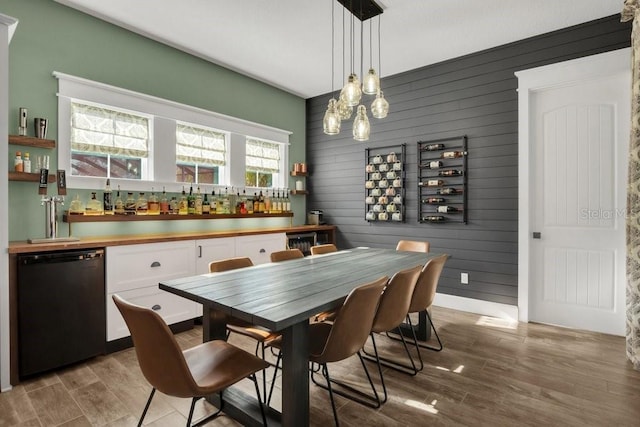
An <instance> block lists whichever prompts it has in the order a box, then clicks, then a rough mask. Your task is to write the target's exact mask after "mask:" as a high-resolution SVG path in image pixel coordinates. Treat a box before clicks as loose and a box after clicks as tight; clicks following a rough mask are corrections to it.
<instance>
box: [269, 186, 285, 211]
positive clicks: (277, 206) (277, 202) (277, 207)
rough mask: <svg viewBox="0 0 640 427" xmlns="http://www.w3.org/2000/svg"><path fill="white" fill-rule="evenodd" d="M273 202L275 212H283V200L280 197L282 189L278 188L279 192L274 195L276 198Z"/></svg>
mask: <svg viewBox="0 0 640 427" xmlns="http://www.w3.org/2000/svg"><path fill="white" fill-rule="evenodd" d="M271 204H272V205H273V211H274V212H275V213H282V200H281V199H280V189H278V193H277V194H276V196H275V197H274V200H273V202H271Z"/></svg>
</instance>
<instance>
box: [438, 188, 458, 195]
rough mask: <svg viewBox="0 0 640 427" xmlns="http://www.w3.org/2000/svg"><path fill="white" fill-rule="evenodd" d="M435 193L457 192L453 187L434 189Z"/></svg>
mask: <svg viewBox="0 0 640 427" xmlns="http://www.w3.org/2000/svg"><path fill="white" fill-rule="evenodd" d="M436 193H438V194H442V195H444V194H458V190H456V189H455V188H439V189H438V190H436Z"/></svg>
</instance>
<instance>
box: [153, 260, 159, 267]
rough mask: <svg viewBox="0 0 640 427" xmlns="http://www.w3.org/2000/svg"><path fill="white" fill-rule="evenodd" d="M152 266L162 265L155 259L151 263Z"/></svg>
mask: <svg viewBox="0 0 640 427" xmlns="http://www.w3.org/2000/svg"><path fill="white" fill-rule="evenodd" d="M151 267H160V263H159V262H158V261H153V262H152V263H151Z"/></svg>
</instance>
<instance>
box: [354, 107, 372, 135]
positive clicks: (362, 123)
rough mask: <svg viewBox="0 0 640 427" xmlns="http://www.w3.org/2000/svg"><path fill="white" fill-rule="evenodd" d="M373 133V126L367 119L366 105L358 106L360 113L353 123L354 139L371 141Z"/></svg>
mask: <svg viewBox="0 0 640 427" xmlns="http://www.w3.org/2000/svg"><path fill="white" fill-rule="evenodd" d="M370 133H371V125H370V124H369V119H368V118H367V108H366V107H365V106H364V105H358V113H357V114H356V119H355V120H354V121H353V139H355V140H356V141H367V140H369V134H370Z"/></svg>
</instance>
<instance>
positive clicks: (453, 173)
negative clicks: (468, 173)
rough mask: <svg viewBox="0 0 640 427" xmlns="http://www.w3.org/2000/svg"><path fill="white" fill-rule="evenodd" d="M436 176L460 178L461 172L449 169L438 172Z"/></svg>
mask: <svg viewBox="0 0 640 427" xmlns="http://www.w3.org/2000/svg"><path fill="white" fill-rule="evenodd" d="M438 175H440V176H461V175H462V171H461V170H457V169H449V170H446V171H440V172H438Z"/></svg>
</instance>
